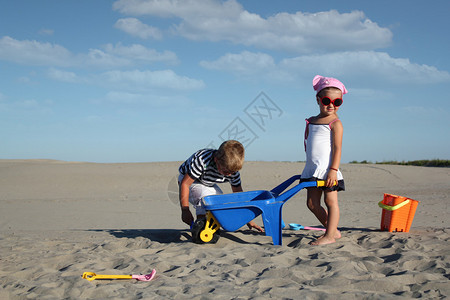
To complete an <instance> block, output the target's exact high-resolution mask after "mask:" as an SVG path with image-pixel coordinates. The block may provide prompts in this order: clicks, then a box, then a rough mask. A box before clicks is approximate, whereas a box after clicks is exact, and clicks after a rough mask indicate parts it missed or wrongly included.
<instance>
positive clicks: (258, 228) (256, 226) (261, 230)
mask: <svg viewBox="0 0 450 300" xmlns="http://www.w3.org/2000/svg"><path fill="white" fill-rule="evenodd" d="M247 226H248V229H252V228H254V229H256V230H258V231H259V232H264V229H262V228H261V227H260V226H258V225H256V224H255V223H254V222H253V221H250V222H248V223H247Z"/></svg>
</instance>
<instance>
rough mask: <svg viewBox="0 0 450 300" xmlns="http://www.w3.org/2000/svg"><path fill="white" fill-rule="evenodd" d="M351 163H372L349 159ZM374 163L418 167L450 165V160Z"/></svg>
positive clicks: (446, 166)
mask: <svg viewBox="0 0 450 300" xmlns="http://www.w3.org/2000/svg"><path fill="white" fill-rule="evenodd" d="M350 163H351V164H373V163H372V162H370V161H367V160H362V161H356V160H354V161H351V162H350ZM375 164H379V165H402V166H419V167H445V168H448V167H450V160H444V159H423V160H412V161H401V162H399V161H382V162H375Z"/></svg>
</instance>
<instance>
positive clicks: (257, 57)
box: [200, 51, 276, 75]
mask: <svg viewBox="0 0 450 300" xmlns="http://www.w3.org/2000/svg"><path fill="white" fill-rule="evenodd" d="M200 65H201V66H202V67H204V68H207V69H215V70H225V71H230V72H233V73H236V74H239V75H245V74H247V75H251V74H257V73H259V72H260V71H267V70H270V69H273V68H275V67H276V66H275V62H274V60H273V58H272V56H270V55H268V54H265V53H253V52H249V51H243V52H241V53H239V54H232V53H227V54H225V55H224V56H222V57H220V58H219V59H217V60H216V61H212V62H208V61H201V62H200Z"/></svg>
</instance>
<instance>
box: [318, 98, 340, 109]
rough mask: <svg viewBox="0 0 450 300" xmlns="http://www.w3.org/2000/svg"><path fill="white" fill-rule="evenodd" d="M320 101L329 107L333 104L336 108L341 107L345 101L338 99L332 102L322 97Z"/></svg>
mask: <svg viewBox="0 0 450 300" xmlns="http://www.w3.org/2000/svg"><path fill="white" fill-rule="evenodd" d="M320 101H321V102H322V104H323V105H325V106H328V105H330V103H333V105H334V106H336V107H338V106H341V105H342V103H343V102H344V100H342V98H336V99H334V100H331V99H330V98H329V97H322V98H320Z"/></svg>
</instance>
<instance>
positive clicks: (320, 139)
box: [301, 75, 347, 245]
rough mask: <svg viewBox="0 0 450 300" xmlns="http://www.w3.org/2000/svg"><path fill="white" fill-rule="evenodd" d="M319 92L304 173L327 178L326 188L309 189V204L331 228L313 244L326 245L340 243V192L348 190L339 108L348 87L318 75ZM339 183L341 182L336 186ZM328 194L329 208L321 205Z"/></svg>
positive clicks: (307, 177)
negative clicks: (342, 154)
mask: <svg viewBox="0 0 450 300" xmlns="http://www.w3.org/2000/svg"><path fill="white" fill-rule="evenodd" d="M313 87H314V90H315V91H316V92H317V94H316V100H317V104H318V105H319V109H320V113H319V114H318V115H317V116H313V117H310V118H309V119H306V129H305V151H306V165H305V168H304V170H303V172H302V175H301V178H302V181H306V180H319V179H320V180H325V181H326V186H325V187H322V188H317V187H315V188H308V189H307V205H308V208H309V209H310V210H311V211H312V212H313V213H314V215H315V216H316V217H317V219H318V220H319V221H320V222H321V223H322V224H323V226H325V228H326V229H327V230H326V232H325V234H324V235H323V236H321V237H319V238H318V239H317V240H315V241H313V242H311V245H324V244H331V243H334V242H336V239H337V238H340V237H341V233H340V232H339V231H338V230H337V226H338V223H339V206H338V194H337V192H338V191H344V190H345V185H344V178H343V176H342V173H341V172H340V171H339V163H340V160H341V150H342V135H343V126H342V123H341V121H340V120H339V118H338V115H337V111H338V110H339V107H340V106H341V105H342V103H343V101H342V96H343V95H344V94H346V93H347V90H346V88H345V86H344V84H342V82H340V81H339V80H337V79H335V78H331V77H323V76H320V75H317V76H315V77H314V79H313ZM336 183H337V185H336ZM322 194H324V195H325V197H324V202H325V205H326V207H327V209H325V208H324V207H322V206H321V205H320V199H321V198H322Z"/></svg>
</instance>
